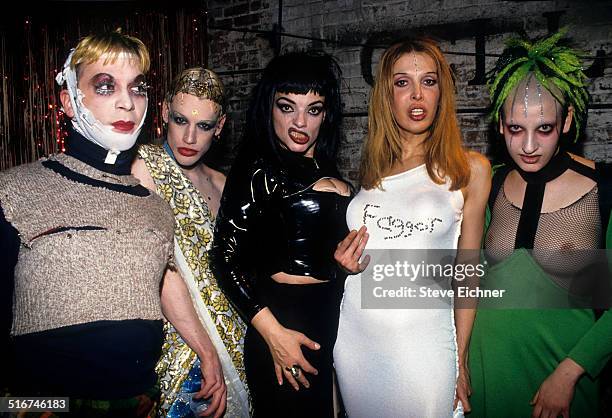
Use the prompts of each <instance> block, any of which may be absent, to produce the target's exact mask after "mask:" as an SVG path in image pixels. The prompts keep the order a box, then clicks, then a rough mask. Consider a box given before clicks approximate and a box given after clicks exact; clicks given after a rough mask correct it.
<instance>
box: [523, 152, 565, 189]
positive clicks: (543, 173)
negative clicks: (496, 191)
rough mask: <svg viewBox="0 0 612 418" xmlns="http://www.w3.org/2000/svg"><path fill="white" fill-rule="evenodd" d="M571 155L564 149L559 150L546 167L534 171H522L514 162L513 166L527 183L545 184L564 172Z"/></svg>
mask: <svg viewBox="0 0 612 418" xmlns="http://www.w3.org/2000/svg"><path fill="white" fill-rule="evenodd" d="M571 162H572V157H570V156H569V154H568V153H567V152H565V151H559V152H558V153H557V154H556V155H555V156H554V157H552V158H551V159H550V161H549V162H548V164H546V167H544V168H542V169H541V170H539V171H536V172H527V171H523V170H522V169H521V168H520V167H519V166H518V164H516V163H514V168H515V169H516V171H518V173H519V174H520V175H521V177H522V178H523V180H525V181H526V182H527V183H541V184H545V183H548V182H549V181H551V180H554V179H556V178H557V177H559V176H560V175H561V174H563V173H565V170H567V169H568V168H569V167H570V163H571Z"/></svg>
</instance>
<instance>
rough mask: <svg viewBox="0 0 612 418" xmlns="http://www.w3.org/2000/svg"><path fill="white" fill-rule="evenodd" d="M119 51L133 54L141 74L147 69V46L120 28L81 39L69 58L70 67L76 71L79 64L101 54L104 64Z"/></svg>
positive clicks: (148, 66)
mask: <svg viewBox="0 0 612 418" xmlns="http://www.w3.org/2000/svg"><path fill="white" fill-rule="evenodd" d="M121 53H128V54H132V55H134V56H135V57H136V58H137V59H138V66H139V69H140V71H142V73H143V74H146V73H147V72H148V71H149V68H150V66H151V58H150V57H149V51H148V50H147V47H146V46H145V45H144V44H143V43H142V41H141V40H140V39H138V38H136V37H134V36H129V35H126V34H124V33H122V31H121V28H118V29H115V30H114V31H112V32H104V33H99V34H94V35H89V36H87V37H85V38H83V39H81V41H80V42H79V43H78V45H77V46H76V48H75V50H74V54H73V55H72V59H71V60H70V67H71V68H73V69H76V70H77V73H78V68H79V65H80V64H91V63H93V62H96V61H97V60H99V59H100V58H101V57H103V56H104V57H105V59H104V64H105V65H106V64H108V63H114V62H115V61H116V60H117V58H118V57H119V55H120V54H121Z"/></svg>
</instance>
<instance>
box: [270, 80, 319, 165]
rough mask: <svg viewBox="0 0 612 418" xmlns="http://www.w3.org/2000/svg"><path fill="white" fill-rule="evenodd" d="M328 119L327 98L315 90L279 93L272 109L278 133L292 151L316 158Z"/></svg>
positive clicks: (279, 137)
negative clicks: (322, 132)
mask: <svg viewBox="0 0 612 418" xmlns="http://www.w3.org/2000/svg"><path fill="white" fill-rule="evenodd" d="M324 118H325V97H323V96H321V95H319V94H316V93H313V92H312V91H310V92H308V93H306V94H294V93H276V94H275V95H274V105H273V108H272V122H273V125H274V133H276V136H277V137H278V139H279V140H280V141H281V144H282V146H284V147H285V148H287V149H288V150H290V151H293V152H297V153H303V154H304V155H305V156H306V157H311V158H312V157H313V155H314V144H315V142H316V141H317V138H318V136H319V130H320V129H321V124H322V123H323V119H324Z"/></svg>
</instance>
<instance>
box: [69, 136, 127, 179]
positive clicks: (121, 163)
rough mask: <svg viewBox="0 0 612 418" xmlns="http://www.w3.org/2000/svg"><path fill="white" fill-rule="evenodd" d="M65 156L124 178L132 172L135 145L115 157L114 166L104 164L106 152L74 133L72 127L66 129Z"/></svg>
mask: <svg viewBox="0 0 612 418" xmlns="http://www.w3.org/2000/svg"><path fill="white" fill-rule="evenodd" d="M65 145H66V154H67V155H70V156H71V157H74V158H76V159H77V160H80V161H82V162H84V163H85V164H88V165H90V166H92V167H93V168H95V169H97V170H100V171H104V172H107V173H110V174H115V175H119V176H125V175H128V174H130V173H131V171H132V162H133V161H134V157H135V156H136V151H137V147H138V146H137V145H134V146H133V147H132V148H130V149H129V150H127V151H122V152H120V153H119V155H117V160H116V161H115V164H106V163H105V162H104V160H105V159H106V154H108V150H106V149H104V148H102V147H101V146H99V145H96V144H94V143H93V142H91V141H90V140H88V139H87V138H85V137H84V136H83V135H81V134H79V133H78V132H76V131H75V130H74V129H73V128H72V127H69V128H68V137H67V138H66V142H65Z"/></svg>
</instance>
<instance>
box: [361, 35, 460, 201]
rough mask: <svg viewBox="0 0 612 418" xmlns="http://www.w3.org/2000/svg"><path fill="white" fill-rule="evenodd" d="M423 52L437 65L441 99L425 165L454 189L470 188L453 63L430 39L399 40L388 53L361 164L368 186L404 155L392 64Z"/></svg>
mask: <svg viewBox="0 0 612 418" xmlns="http://www.w3.org/2000/svg"><path fill="white" fill-rule="evenodd" d="M409 52H420V53H424V54H427V55H429V56H430V57H431V58H432V59H433V60H434V62H435V63H436V68H437V71H438V85H439V86H440V99H439V102H438V110H437V114H436V117H435V119H434V121H433V123H432V126H431V127H430V129H429V138H428V139H427V140H426V141H425V143H424V146H425V165H426V167H427V173H428V174H429V177H430V178H431V179H432V181H434V182H435V183H438V184H442V183H444V179H445V177H448V178H449V179H450V181H451V187H450V189H451V190H458V189H461V188H462V187H465V186H466V185H467V183H468V181H469V178H470V166H469V162H468V158H467V155H466V153H465V150H464V148H463V145H462V141H461V131H460V130H459V125H458V123H457V116H456V110H455V84H454V80H453V75H452V73H451V69H450V66H449V65H448V62H447V61H446V59H445V58H444V55H443V54H442V52H441V51H440V49H439V48H438V46H437V44H436V43H435V42H434V41H432V40H430V39H427V38H415V39H410V40H405V41H402V42H398V43H396V44H394V45H392V46H391V47H389V48H388V49H387V50H386V51H385V52H384V54H383V56H382V58H381V61H380V63H379V65H378V69H377V71H376V81H375V83H374V88H373V89H372V92H371V94H370V104H369V107H368V134H367V138H366V143H365V148H364V151H363V157H362V159H361V167H360V183H361V186H362V187H363V188H365V189H372V188H374V187H379V186H380V182H381V180H382V178H383V177H384V176H385V175H387V174H388V173H389V171H390V169H391V167H392V166H393V164H394V163H395V162H397V161H399V160H401V157H402V138H401V136H400V128H399V125H398V124H397V121H396V119H395V117H394V115H393V111H392V101H393V65H394V64H395V63H396V62H397V60H398V59H399V58H400V57H401V56H402V55H404V54H407V53H409Z"/></svg>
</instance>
